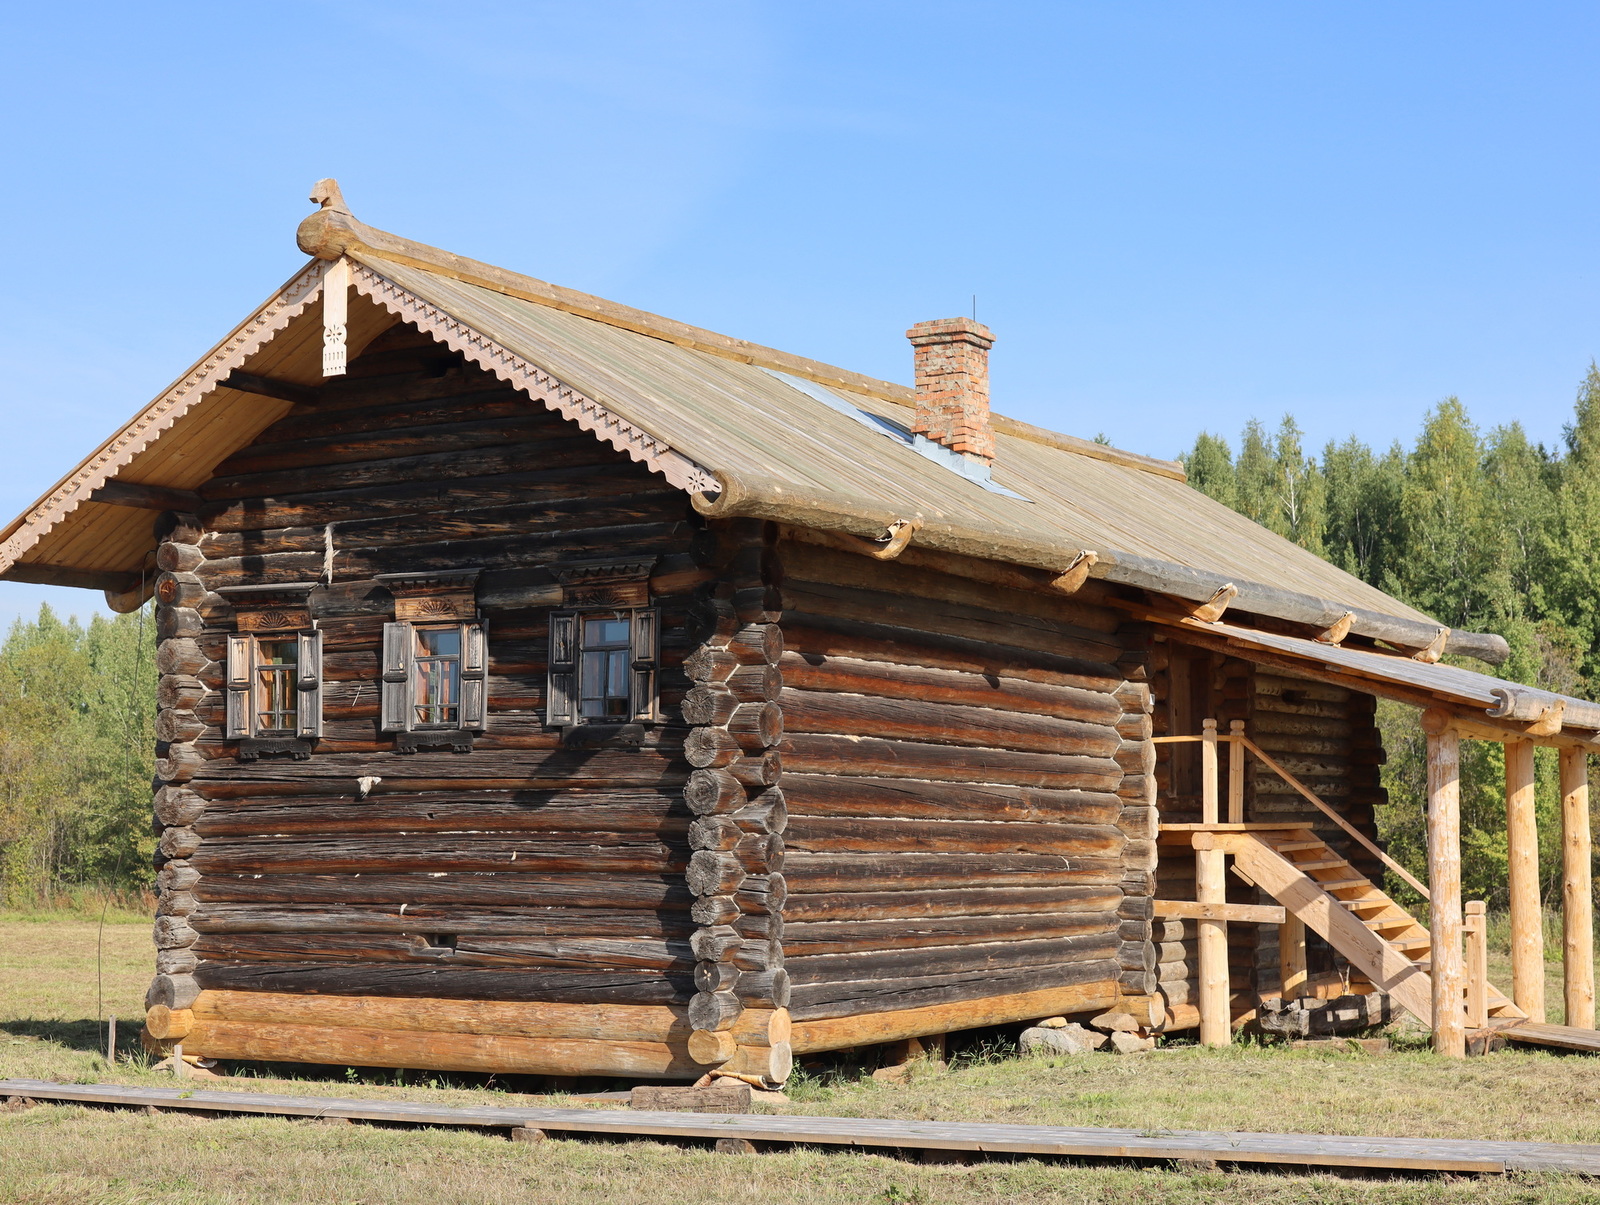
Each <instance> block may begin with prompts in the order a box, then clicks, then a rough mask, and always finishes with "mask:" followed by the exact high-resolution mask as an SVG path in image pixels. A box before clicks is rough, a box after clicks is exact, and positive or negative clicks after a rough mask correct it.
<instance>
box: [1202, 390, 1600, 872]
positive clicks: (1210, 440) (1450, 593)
mask: <svg viewBox="0 0 1600 1205" xmlns="http://www.w3.org/2000/svg"><path fill="white" fill-rule="evenodd" d="M1180 459H1181V460H1182V461H1183V463H1184V465H1185V467H1186V468H1187V469H1188V472H1189V484H1190V485H1192V486H1193V487H1194V488H1195V489H1198V490H1200V491H1202V492H1203V493H1206V494H1209V495H1210V496H1211V497H1213V498H1215V499H1217V500H1218V501H1219V502H1223V503H1226V504H1227V505H1228V506H1231V507H1233V508H1234V509H1235V510H1237V511H1239V512H1240V513H1241V514H1245V515H1248V516H1249V517H1250V518H1252V519H1254V520H1255V521H1256V522H1258V523H1261V524H1263V525H1264V526H1266V527H1268V528H1270V529H1271V530H1273V531H1275V532H1277V533H1278V534H1279V535H1282V536H1284V537H1285V538H1287V539H1289V540H1292V541H1294V542H1295V543H1296V544H1299V545H1300V546H1301V547H1302V548H1306V549H1309V550H1310V551H1312V552H1315V553H1316V554H1317V555H1319V556H1322V557H1326V558H1327V559H1328V560H1330V561H1332V562H1333V563H1334V564H1335V565H1338V566H1339V567H1340V568H1342V569H1345V570H1347V571H1348V572H1350V573H1352V574H1354V575H1355V576H1357V577H1359V578H1361V579H1362V580H1363V581H1366V582H1370V583H1371V584H1372V585H1374V586H1377V587H1378V588H1379V589H1381V590H1383V591H1385V592H1387V593H1389V594H1392V595H1393V596H1394V597H1396V598H1399V599H1401V600H1403V601H1405V602H1407V603H1410V604H1411V605H1412V606H1414V607H1416V608H1417V609H1418V610H1421V611H1423V612H1426V613H1427V614H1428V615H1431V616H1433V617H1434V618H1436V619H1438V620H1439V621H1440V622H1442V623H1447V624H1449V625H1450V626H1452V627H1457V628H1465V629H1467V630H1469V631H1479V632H1498V633H1500V634H1501V635H1503V636H1504V637H1505V638H1506V640H1507V642H1508V643H1509V644H1510V646H1511V657H1510V659H1509V660H1508V661H1507V662H1506V664H1504V665H1502V666H1499V667H1498V668H1495V669H1492V670H1490V671H1489V672H1492V673H1494V674H1495V675H1496V676H1497V677H1502V678H1510V679H1512V680H1514V681H1518V682H1525V683H1529V684H1533V685H1538V686H1542V687H1545V688H1547V689H1550V690H1555V691H1559V692H1562V693H1564V694H1576V695H1581V696H1586V697H1592V695H1591V694H1590V683H1592V682H1600V369H1597V368H1596V367H1594V366H1593V365H1591V366H1590V369H1589V373H1588V376H1587V377H1586V378H1585V379H1584V381H1583V382H1582V384H1581V385H1580V386H1579V388H1578V394H1577V400H1576V404H1575V405H1574V408H1573V413H1572V417H1571V421H1570V422H1569V423H1567V424H1566V426H1565V428H1564V431H1563V437H1562V439H1561V441H1560V442H1559V443H1558V444H1557V445H1556V446H1555V447H1546V446H1544V445H1542V444H1536V443H1534V442H1532V441H1531V440H1529V438H1528V435H1527V432H1526V431H1525V430H1523V428H1522V426H1521V425H1520V424H1518V423H1511V424H1509V425H1507V426H1502V427H1495V428H1493V429H1491V430H1489V431H1480V430H1479V429H1478V428H1477V427H1476V426H1475V425H1474V424H1473V423H1472V420H1471V416H1470V415H1469V414H1468V413H1467V409H1466V407H1465V406H1463V405H1462V404H1461V402H1460V401H1459V400H1458V399H1456V398H1453V397H1452V398H1447V399H1445V400H1444V401H1442V402H1440V403H1439V404H1438V405H1437V406H1435V407H1434V408H1433V409H1432V410H1431V411H1430V412H1429V413H1428V414H1427V415H1426V416H1425V417H1424V419H1423V422H1422V429H1421V431H1420V432H1419V433H1418V434H1417V437H1416V440H1415V442H1414V443H1413V444H1412V445H1411V446H1410V447H1409V448H1408V447H1405V446H1404V445H1402V444H1401V443H1399V442H1396V443H1394V444H1392V445H1391V446H1389V447H1387V448H1374V447H1372V446H1370V445H1369V444H1367V443H1365V442H1364V441H1362V440H1361V439H1359V438H1358V437H1356V436H1351V437H1350V438H1348V439H1345V440H1344V441H1343V442H1330V443H1328V444H1327V446H1326V447H1324V448H1323V449H1322V452H1321V455H1320V456H1318V455H1316V454H1315V453H1314V452H1308V451H1307V449H1306V447H1305V442H1304V438H1303V436H1302V433H1301V430H1300V427H1299V426H1298V424H1297V423H1296V422H1295V420H1294V418H1293V417H1292V416H1289V415H1286V416H1285V417H1284V418H1283V421H1282V422H1281V423H1280V424H1279V425H1278V427H1277V429H1276V430H1268V429H1267V428H1266V427H1265V426H1264V425H1263V424H1262V423H1260V422H1257V421H1251V422H1250V423H1248V424H1246V426H1245V429H1244V431H1243V433H1242V434H1241V435H1240V437H1239V441H1238V444H1237V446H1234V445H1232V444H1230V443H1229V442H1228V440H1227V439H1225V438H1223V437H1221V436H1219V435H1215V434H1212V433H1209V432H1208V433H1202V434H1201V435H1200V436H1199V437H1198V438H1197V439H1196V440H1195V442H1194V444H1193V446H1192V447H1190V448H1189V450H1188V451H1187V452H1185V453H1184V454H1183V455H1182V456H1181V457H1180ZM1460 663H1461V664H1462V665H1464V666H1466V667H1468V668H1473V669H1479V670H1484V669H1486V668H1487V667H1485V666H1483V665H1481V664H1478V663H1476V662H1472V661H1466V660H1463V661H1461V662H1460ZM1379 721H1380V723H1381V724H1382V726H1383V729H1384V744H1385V747H1386V748H1387V749H1388V751H1389V762H1388V765H1387V766H1385V768H1384V771H1385V772H1384V777H1385V786H1386V787H1387V788H1388V791H1389V806H1388V807H1387V808H1385V809H1382V813H1381V815H1380V817H1379V823H1380V826H1381V828H1382V829H1383V832H1384V835H1385V836H1386V837H1387V839H1388V842H1389V845H1390V848H1391V851H1392V852H1393V853H1394V854H1395V856H1396V857H1397V858H1398V859H1399V860H1401V861H1403V862H1405V863H1406V864H1407V865H1408V867H1409V868H1411V869H1412V870H1414V871H1421V870H1422V869H1423V868H1424V866H1425V860H1426V859H1425V854H1424V846H1423V811H1422V802H1423V798H1424V795H1425V790H1424V784H1425V760H1424V754H1425V747H1424V740H1423V736H1422V733H1421V730H1420V728H1419V727H1418V725H1417V712H1416V711H1415V709H1413V708H1409V707H1402V706H1399V705H1397V704H1383V705H1381V706H1380V708H1379ZM1504 766H1505V762H1504V750H1503V748H1502V747H1501V746H1500V745H1497V744H1490V743H1484V742H1477V741H1471V742H1467V743H1466V744H1465V745H1464V746H1463V769H1462V833H1463V846H1464V849H1463V866H1462V875H1463V886H1464V887H1465V889H1466V891H1467V892H1468V895H1469V898H1474V897H1475V898H1485V899H1488V900H1490V901H1491V903H1501V902H1503V901H1504V897H1505V881H1506V841H1505V796H1504V773H1505V769H1504ZM1538 775H1539V784H1538V799H1539V820H1540V845H1541V861H1542V869H1543V874H1544V885H1545V892H1546V899H1547V900H1549V899H1550V898H1551V891H1552V889H1555V890H1556V891H1559V888H1558V887H1557V886H1556V885H1557V884H1558V883H1559V878H1560V832H1561V830H1560V808H1559V799H1558V796H1557V788H1556V766H1555V756H1554V751H1553V750H1548V749H1541V750H1539V759H1538Z"/></svg>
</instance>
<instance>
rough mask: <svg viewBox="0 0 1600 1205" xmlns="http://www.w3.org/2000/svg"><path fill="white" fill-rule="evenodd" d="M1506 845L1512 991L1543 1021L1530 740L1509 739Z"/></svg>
mask: <svg viewBox="0 0 1600 1205" xmlns="http://www.w3.org/2000/svg"><path fill="white" fill-rule="evenodd" d="M1506 849H1507V855H1508V861H1509V863H1510V867H1509V870H1510V897H1511V997H1512V999H1513V1000H1515V1001H1516V1002H1517V1007H1518V1008H1520V1009H1522V1011H1523V1012H1525V1013H1527V1014H1528V1019H1529V1020H1531V1021H1539V1022H1542V1021H1543V1020H1544V1019H1545V1015H1544V927H1543V916H1542V912H1541V908H1540V899H1539V828H1538V821H1537V819H1536V817H1535V814H1534V784H1533V743H1532V742H1531V741H1508V742H1507V743H1506Z"/></svg>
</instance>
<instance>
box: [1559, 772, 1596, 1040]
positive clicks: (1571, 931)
mask: <svg viewBox="0 0 1600 1205" xmlns="http://www.w3.org/2000/svg"><path fill="white" fill-rule="evenodd" d="M1590 844H1591V838H1590V835H1589V758H1588V755H1587V754H1586V753H1584V752H1583V751H1582V750H1581V749H1563V750H1562V751H1561V929H1562V946H1563V954H1562V964H1563V967H1562V969H1563V972H1564V979H1565V985H1566V1003H1567V1024H1568V1025H1569V1026H1571V1027H1572V1028H1575V1029H1593V1028H1594V1027H1595V1024H1594V886H1593V882H1592V876H1593V870H1592V862H1591V857H1592V851H1591V849H1590Z"/></svg>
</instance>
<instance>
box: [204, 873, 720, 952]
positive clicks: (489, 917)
mask: <svg viewBox="0 0 1600 1205" xmlns="http://www.w3.org/2000/svg"><path fill="white" fill-rule="evenodd" d="M608 885H609V884H608ZM188 920H189V924H190V925H191V926H192V927H193V928H194V929H195V931H196V932H198V933H202V934H206V933H313V934H315V933H449V934H454V935H457V936H468V935H473V934H477V935H483V936H500V937H633V938H640V939H650V940H661V941H669V940H687V938H688V936H689V934H690V933H692V932H693V931H694V924H693V923H692V922H691V921H690V920H689V918H688V917H687V915H686V914H685V913H684V912H683V911H681V910H679V911H671V912H668V911H654V910H649V909H642V908H635V909H621V908H549V907H546V908H525V909H515V910H513V909H505V910H498V911H489V910H485V909H484V908H481V907H474V906H470V905H438V904H414V903H409V902H408V903H407V904H406V910H405V911H404V912H400V911H398V909H389V910H383V911H379V910H374V909H370V908H368V909H363V908H358V907H353V906H345V907H339V908H329V907H327V906H326V905H317V904H288V905H281V906H279V907H278V908H277V909H275V910H274V909H270V908H268V907H265V906H263V905H261V904H256V903H250V904H240V903H231V904H223V903H209V904H203V905H198V906H197V907H196V909H195V910H194V911H193V912H191V913H190V914H189V917H188Z"/></svg>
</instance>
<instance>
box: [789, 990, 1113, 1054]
mask: <svg viewBox="0 0 1600 1205" xmlns="http://www.w3.org/2000/svg"><path fill="white" fill-rule="evenodd" d="M1115 996H1116V984H1115V983H1114V982H1112V981H1110V980H1105V979H1102V980H1099V981H1089V982H1085V983H1074V984H1070V985H1067V986H1064V987H1047V988H1037V989H1034V990H1032V991H1022V992H1012V993H1009V994H1006V995H988V996H979V997H977V998H974V999H970V1000H959V1001H955V1002H952V1003H947V1004H929V1005H923V1006H921V1007H918V1008H899V1009H892V1010H889V1011H882V1012H868V1013H861V1014H858V1015H855V1016H845V1017H836V1018H833V1019H831V1020H809V1021H802V1022H799V1023H797V1024H795V1025H794V1026H793V1036H792V1037H791V1038H790V1042H791V1044H792V1045H793V1048H794V1052H795V1053H796V1054H816V1053H820V1052H822V1051H825V1050H844V1049H848V1048H850V1047H853V1046H869V1045H877V1044H880V1043H884V1042H899V1041H904V1040H905V1039H906V1038H920V1037H927V1036H930V1035H933V1034H946V1033H954V1032H956V1031H958V1030H964V1029H983V1028H987V1027H989V1026H994V1025H1012V1024H1015V1023H1017V1022H1019V1021H1032V1020H1036V1019H1038V1018H1041V1017H1051V1016H1056V1015H1066V1016H1072V1015H1073V1014H1081V1013H1087V1012H1090V1011H1092V1010H1096V1009H1101V1008H1105V1007H1108V1006H1109V1005H1110V1003H1111V1002H1112V1001H1113V1000H1114V999H1115Z"/></svg>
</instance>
